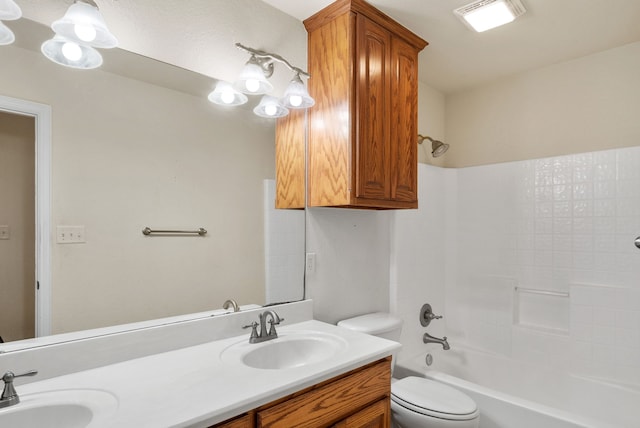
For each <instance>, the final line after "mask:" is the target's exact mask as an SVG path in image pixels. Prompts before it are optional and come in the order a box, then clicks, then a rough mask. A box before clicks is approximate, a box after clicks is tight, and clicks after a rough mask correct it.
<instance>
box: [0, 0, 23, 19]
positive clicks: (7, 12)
mask: <svg viewBox="0 0 640 428" xmlns="http://www.w3.org/2000/svg"><path fill="white" fill-rule="evenodd" d="M21 16H22V10H21V9H20V6H18V5H17V4H16V2H14V1H13V0H0V21H13V20H14V19H20V17H21Z"/></svg>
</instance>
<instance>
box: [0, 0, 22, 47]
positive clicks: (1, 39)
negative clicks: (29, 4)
mask: <svg viewBox="0 0 640 428" xmlns="http://www.w3.org/2000/svg"><path fill="white" fill-rule="evenodd" d="M21 16H22V9H20V6H18V5H17V4H16V2H14V1H13V0H0V46H4V45H10V44H11V43H13V42H14V41H15V40H16V36H15V34H13V31H11V29H10V28H9V27H7V26H6V25H4V22H2V21H13V20H15V19H20V17H21Z"/></svg>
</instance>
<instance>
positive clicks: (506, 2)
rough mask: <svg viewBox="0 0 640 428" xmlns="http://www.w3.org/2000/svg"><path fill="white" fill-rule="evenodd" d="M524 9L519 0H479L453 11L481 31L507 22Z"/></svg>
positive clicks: (473, 27)
mask: <svg viewBox="0 0 640 428" xmlns="http://www.w3.org/2000/svg"><path fill="white" fill-rule="evenodd" d="M526 11H527V10H526V9H525V8H524V5H523V4H522V2H521V1H520V0H480V1H476V2H473V3H469V4H468V5H466V6H462V7H459V8H458V9H455V10H454V11H453V13H454V14H455V15H456V16H457V17H458V18H460V19H461V20H462V22H464V23H465V24H466V25H468V26H469V27H471V28H472V29H474V30H475V31H477V32H478V33H481V32H483V31H487V30H490V29H492V28H496V27H499V26H501V25H504V24H508V23H509V22H512V21H513V20H515V19H516V18H517V17H519V16H520V15H523V14H524V13H525V12H526Z"/></svg>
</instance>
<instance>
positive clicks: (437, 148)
mask: <svg viewBox="0 0 640 428" xmlns="http://www.w3.org/2000/svg"><path fill="white" fill-rule="evenodd" d="M424 140H429V141H431V155H432V156H433V157H434V158H437V157H438V156H442V155H443V154H444V153H445V152H446V151H447V150H449V145H448V144H447V143H443V142H442V141H440V140H434V139H433V138H431V137H428V136H425V135H420V134H418V144H422V142H423V141H424Z"/></svg>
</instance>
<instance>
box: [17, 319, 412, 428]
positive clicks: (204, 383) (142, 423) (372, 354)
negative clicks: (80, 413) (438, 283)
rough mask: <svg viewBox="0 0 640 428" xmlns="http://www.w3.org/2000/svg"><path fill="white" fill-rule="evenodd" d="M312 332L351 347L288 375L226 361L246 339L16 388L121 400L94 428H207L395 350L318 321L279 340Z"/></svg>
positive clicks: (288, 328)
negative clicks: (88, 392)
mask: <svg viewBox="0 0 640 428" xmlns="http://www.w3.org/2000/svg"><path fill="white" fill-rule="evenodd" d="M298 330H306V331H309V330H313V331H317V332H321V333H327V334H333V335H336V336H339V337H341V338H343V339H344V340H345V341H346V343H347V346H346V347H345V348H344V349H341V350H340V351H338V352H337V353H336V354H335V355H334V356H333V357H331V358H330V359H328V360H325V361H320V362H318V363H315V364H310V365H307V366H303V367H296V368H291V369H284V370H262V369H253V368H249V367H246V366H244V365H242V364H236V363H229V362H225V361H222V359H221V358H220V355H221V353H222V351H223V350H225V349H226V348H228V347H229V346H231V345H233V344H236V343H241V342H243V341H247V340H248V334H243V335H242V336H236V337H232V338H228V339H222V340H216V341H212V342H208V343H204V344H200V345H196V346H190V347H186V348H182V349H177V350H173V351H169V352H164V353H159V354H154V355H150V356H146V357H142V358H137V359H132V360H128V361H124V362H120V363H116V364H111V365H107V366H103V367H99V368H95V369H91V370H85V371H81V372H76V373H71V374H67V375H64V376H58V377H53V378H50V379H46V380H43V381H40V382H33V383H30V384H26V385H21V386H19V387H18V393H19V394H20V395H21V396H23V397H25V398H26V397H28V395H29V394H33V393H37V392H41V391H48V390H49V391H50V390H60V389H99V390H104V391H108V392H110V393H112V394H113V395H115V396H116V397H117V399H118V408H117V410H116V411H115V413H113V414H112V415H110V416H108V417H106V418H104V419H102V420H100V421H97V420H96V421H94V422H92V424H91V425H89V426H90V427H136V428H139V427H153V428H158V427H190V426H193V427H207V426H210V425H212V424H215V423H217V422H221V421H224V420H226V419H229V418H231V417H233V416H236V415H239V414H241V413H244V412H246V411H248V410H251V409H253V408H256V407H258V406H261V405H263V404H266V403H268V402H270V401H273V400H276V399H278V398H281V397H283V396H286V395H288V394H291V393H293V392H295V391H298V390H300V389H303V388H306V387H308V386H311V385H314V384H316V383H318V382H321V381H324V380H327V379H330V378H332V377H334V376H337V375H339V374H342V373H346V372H348V371H350V370H353V369H355V368H357V367H359V366H362V365H364V364H367V363H370V362H373V361H376V360H378V359H380V358H383V357H386V356H389V355H391V353H392V352H395V351H396V350H397V349H398V348H399V347H400V345H399V344H398V343H395V342H392V341H388V340H384V339H380V338H377V337H373V336H369V335H366V334H362V333H358V332H353V331H349V330H346V329H343V328H340V327H336V326H334V325H331V324H326V323H323V322H320V321H315V320H311V321H304V322H300V323H296V324H292V325H283V326H281V327H279V328H278V331H279V332H280V334H281V335H283V336H284V335H286V334H287V332H295V331H298Z"/></svg>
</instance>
